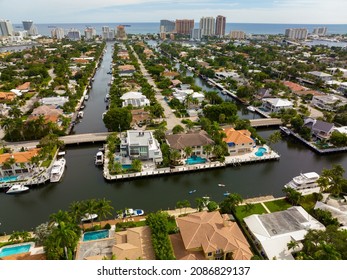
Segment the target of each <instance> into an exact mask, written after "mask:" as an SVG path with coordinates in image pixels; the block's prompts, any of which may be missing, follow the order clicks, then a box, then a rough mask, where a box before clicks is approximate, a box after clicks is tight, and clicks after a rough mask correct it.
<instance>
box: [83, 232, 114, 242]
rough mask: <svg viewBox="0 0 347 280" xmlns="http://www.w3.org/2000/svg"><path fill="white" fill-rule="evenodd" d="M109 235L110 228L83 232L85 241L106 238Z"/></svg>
mask: <svg viewBox="0 0 347 280" xmlns="http://www.w3.org/2000/svg"><path fill="white" fill-rule="evenodd" d="M108 237H109V230H108V229H104V230H97V231H90V232H86V233H85V234H83V241H91V240H98V239H104V238H108Z"/></svg>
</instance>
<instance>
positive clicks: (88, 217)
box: [81, 213, 98, 222]
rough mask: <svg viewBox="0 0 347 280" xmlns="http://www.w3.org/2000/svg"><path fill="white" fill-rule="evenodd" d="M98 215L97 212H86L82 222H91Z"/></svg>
mask: <svg viewBox="0 0 347 280" xmlns="http://www.w3.org/2000/svg"><path fill="white" fill-rule="evenodd" d="M97 217H98V215H97V214H89V213H86V214H85V215H84V216H83V217H82V218H81V222H90V221H93V220H95V219H96V218H97Z"/></svg>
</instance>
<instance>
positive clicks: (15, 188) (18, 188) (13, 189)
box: [6, 184, 29, 194]
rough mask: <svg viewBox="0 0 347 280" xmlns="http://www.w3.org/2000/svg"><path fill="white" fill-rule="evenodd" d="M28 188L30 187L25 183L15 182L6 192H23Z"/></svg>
mask: <svg viewBox="0 0 347 280" xmlns="http://www.w3.org/2000/svg"><path fill="white" fill-rule="evenodd" d="M28 190H29V187H26V186H24V185H23V184H14V185H12V186H11V187H10V188H9V189H8V190H7V191H6V194H15V193H22V192H26V191H28Z"/></svg>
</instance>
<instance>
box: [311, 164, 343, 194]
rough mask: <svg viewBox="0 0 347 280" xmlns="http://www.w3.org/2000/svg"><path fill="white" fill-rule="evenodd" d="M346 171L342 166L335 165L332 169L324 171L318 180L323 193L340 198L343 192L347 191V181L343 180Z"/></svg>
mask: <svg viewBox="0 0 347 280" xmlns="http://www.w3.org/2000/svg"><path fill="white" fill-rule="evenodd" d="M344 173H345V170H344V169H343V167H342V166H341V165H340V164H334V165H333V167H332V169H323V171H322V173H321V176H320V178H319V179H318V180H317V183H318V186H319V187H320V189H321V191H322V192H326V191H327V192H330V193H331V194H332V195H333V196H336V197H337V196H339V195H340V194H341V192H342V191H343V190H344V191H346V190H347V180H346V179H345V178H343V174H344Z"/></svg>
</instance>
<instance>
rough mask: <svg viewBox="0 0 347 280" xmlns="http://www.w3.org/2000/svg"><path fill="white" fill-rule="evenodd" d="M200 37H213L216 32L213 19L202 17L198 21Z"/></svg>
mask: <svg viewBox="0 0 347 280" xmlns="http://www.w3.org/2000/svg"><path fill="white" fill-rule="evenodd" d="M199 26H200V29H201V36H213V35H214V34H215V31H216V22H215V19H214V17H202V18H201V19H200V25H199Z"/></svg>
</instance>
